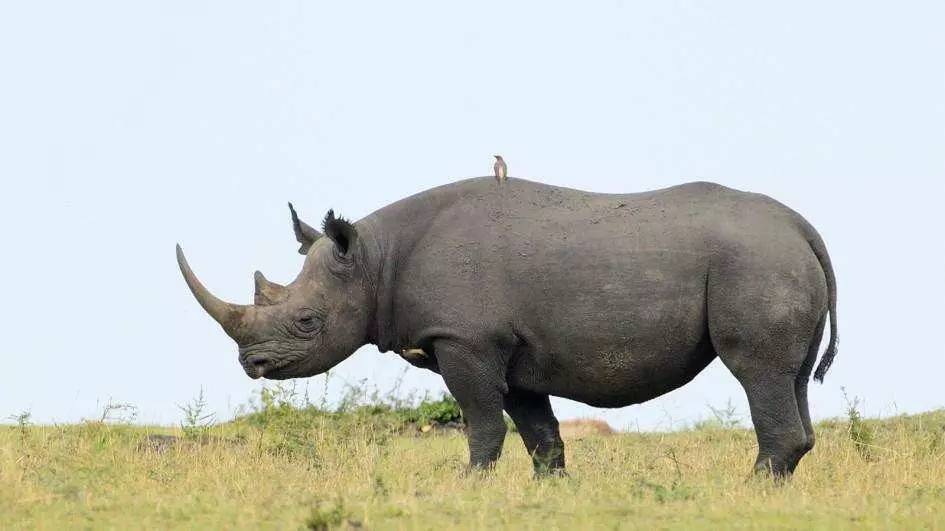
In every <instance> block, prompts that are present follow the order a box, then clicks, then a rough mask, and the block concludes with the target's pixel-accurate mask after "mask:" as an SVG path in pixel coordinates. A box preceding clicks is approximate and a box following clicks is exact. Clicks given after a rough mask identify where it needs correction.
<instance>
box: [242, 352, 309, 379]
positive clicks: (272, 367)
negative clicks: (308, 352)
mask: <svg viewBox="0 0 945 531" xmlns="http://www.w3.org/2000/svg"><path fill="white" fill-rule="evenodd" d="M297 362H298V360H277V359H275V358H273V357H271V356H267V355H265V354H253V355H250V356H247V357H246V359H245V360H244V361H243V370H244V371H246V375H247V376H249V377H250V378H252V379H253V380H258V379H259V378H263V377H265V378H269V379H275V380H279V379H283V378H285V373H286V372H288V371H286V369H287V368H290V367H291V366H292V365H295V364H296V363H297Z"/></svg>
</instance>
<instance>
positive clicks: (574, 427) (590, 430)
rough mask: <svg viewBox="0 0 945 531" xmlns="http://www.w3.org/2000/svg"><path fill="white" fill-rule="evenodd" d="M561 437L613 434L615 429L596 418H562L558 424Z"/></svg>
mask: <svg viewBox="0 0 945 531" xmlns="http://www.w3.org/2000/svg"><path fill="white" fill-rule="evenodd" d="M559 426H560V430H561V438H562V439H580V438H581V437H589V436H593V435H604V436H606V435H613V434H615V433H617V431H616V430H614V429H613V428H611V427H610V424H607V423H606V422H604V421H603V420H597V419H574V420H564V421H561V423H560V424H559Z"/></svg>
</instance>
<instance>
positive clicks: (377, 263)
mask: <svg viewBox="0 0 945 531" xmlns="http://www.w3.org/2000/svg"><path fill="white" fill-rule="evenodd" d="M374 218H375V216H373V215H372V216H369V217H368V218H366V219H364V220H362V221H361V222H360V223H358V225H363V226H364V228H365V229H366V230H364V231H363V233H366V234H365V235H364V236H366V237H364V240H363V241H364V245H365V250H366V254H367V256H368V260H366V263H365V264H364V265H365V267H364V274H365V277H366V279H367V283H368V289H369V290H370V293H369V294H368V298H369V300H370V301H372V303H373V308H372V309H371V318H370V320H369V322H368V331H367V343H370V344H373V345H376V346H377V349H378V350H380V351H381V352H387V351H389V350H391V349H393V348H395V345H394V344H393V337H394V334H393V333H392V332H393V329H394V325H393V315H392V313H393V312H392V309H393V290H392V289H391V287H392V286H393V282H394V278H395V275H394V263H395V258H394V256H393V255H392V253H391V249H392V244H391V242H390V239H389V238H388V237H387V236H388V235H387V233H385V232H384V231H383V229H382V228H381V227H379V226H378V225H379V224H378V223H377V222H376V220H375V219H374Z"/></svg>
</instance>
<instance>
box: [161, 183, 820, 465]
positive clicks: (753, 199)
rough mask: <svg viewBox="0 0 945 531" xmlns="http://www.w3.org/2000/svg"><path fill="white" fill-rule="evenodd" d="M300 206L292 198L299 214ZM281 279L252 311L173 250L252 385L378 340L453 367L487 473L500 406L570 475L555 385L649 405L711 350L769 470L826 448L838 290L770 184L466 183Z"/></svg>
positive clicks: (430, 196)
mask: <svg viewBox="0 0 945 531" xmlns="http://www.w3.org/2000/svg"><path fill="white" fill-rule="evenodd" d="M290 206H291V205H290ZM292 219H293V227H294V230H295V233H296V237H297V239H298V240H299V242H300V243H301V244H302V248H301V249H300V252H302V253H303V254H305V255H306V258H305V264H304V266H303V267H302V271H301V273H300V274H299V275H298V277H297V278H296V279H295V280H293V281H292V282H291V283H290V284H288V285H287V286H280V285H278V284H275V283H273V282H270V281H268V280H266V279H265V277H263V276H262V274H261V273H258V272H257V274H256V295H255V304H253V305H245V306H244V305H234V304H230V303H226V302H223V301H220V300H219V299H216V298H215V297H214V296H213V295H212V294H210V292H209V291H207V290H206V289H205V288H204V287H203V285H202V284H200V282H199V281H198V280H197V278H196V276H194V275H193V273H192V271H191V270H190V267H189V266H188V265H187V262H186V260H185V259H184V257H183V253H182V252H181V251H180V250H179V248H178V260H179V263H180V266H181V270H182V272H183V273H184V277H185V280H187V283H188V285H189V286H190V288H191V290H192V291H193V292H194V294H195V296H196V297H197V300H198V302H200V303H201V305H202V306H203V307H204V309H205V310H207V312H208V313H210V315H211V316H212V317H214V319H216V320H217V321H218V322H219V323H220V324H221V325H222V326H223V328H224V330H225V331H226V333H227V334H228V335H230V337H232V338H233V339H234V340H235V341H236V342H237V344H238V346H239V355H240V358H239V359H240V363H241V364H242V365H243V368H244V370H245V371H246V373H247V374H248V375H249V376H250V377H253V378H259V377H266V378H271V379H284V378H298V377H305V376H312V375H316V374H320V373H322V372H324V371H326V370H328V369H330V368H331V367H333V366H334V365H336V364H337V363H339V362H340V361H341V360H343V359H344V358H346V357H347V356H350V355H351V354H352V353H353V352H354V351H355V350H357V349H358V348H359V347H361V346H362V345H365V344H369V343H370V344H374V345H376V346H377V347H378V349H379V350H380V351H382V352H386V351H395V352H398V353H400V352H403V351H405V350H407V351H415V349H422V351H423V353H424V355H412V356H410V357H405V359H408V361H409V362H410V363H412V364H414V365H417V366H419V367H423V368H426V369H429V370H432V371H435V372H437V373H439V374H440V375H442V377H443V379H444V381H445V382H446V385H447V387H448V388H449V390H450V392H451V393H452V394H453V395H454V396H455V397H456V399H457V401H458V402H459V404H460V406H461V407H462V410H463V414H464V416H465V418H466V421H467V424H468V427H469V429H468V434H469V453H470V463H471V465H472V466H474V467H489V466H491V465H492V464H494V462H495V461H496V459H498V457H499V453H500V451H501V448H502V443H503V441H504V438H505V432H506V426H505V422H504V420H503V415H502V413H503V411H505V412H507V413H508V414H509V416H510V417H511V418H512V420H513V421H514V422H515V424H516V426H517V427H518V431H519V432H520V434H521V436H522V440H523V442H524V443H525V447H526V450H527V451H528V452H529V454H530V455H531V456H532V458H533V461H534V465H535V470H536V472H538V473H560V472H563V470H564V467H565V463H564V445H563V443H562V441H561V437H560V435H559V433H558V422H557V420H556V419H555V416H554V413H553V412H552V410H551V406H550V403H549V396H552V395H553V396H560V397H565V398H570V399H572V400H577V401H580V402H584V403H587V404H590V405H593V406H599V407H622V406H626V405H630V404H638V403H641V402H644V401H647V400H650V399H652V398H655V397H657V396H660V395H662V394H664V393H667V392H669V391H672V390H673V389H676V388H678V387H680V386H682V385H684V384H686V383H687V382H689V381H690V380H692V379H693V378H694V377H695V376H696V375H697V374H698V373H699V372H700V371H702V369H704V368H705V367H706V366H707V365H708V364H709V363H710V362H711V361H712V360H713V359H715V357H716V356H718V357H719V358H721V360H722V362H723V363H724V364H725V366H726V367H728V369H729V370H730V371H731V372H732V374H733V375H734V376H735V377H736V378H737V379H738V381H739V383H741V385H742V387H743V388H744V389H745V392H746V394H747V396H748V401H749V405H750V408H751V415H752V421H753V423H754V425H755V431H756V433H757V437H758V444H759V452H758V458H757V461H756V464H755V469H756V470H757V471H764V472H770V473H772V474H774V475H775V476H786V475H789V474H790V473H791V472H793V470H794V468H795V467H796V466H797V463H798V461H799V460H800V459H801V457H802V456H803V455H804V454H805V453H807V451H809V450H810V448H811V447H812V446H813V444H814V432H813V430H812V428H811V423H810V415H809V412H808V406H807V383H808V380H809V378H810V375H811V372H812V370H813V367H814V363H815V361H816V357H817V351H818V346H819V345H820V341H821V336H822V334H823V332H824V329H825V326H826V323H827V318H828V315H829V317H830V323H831V332H832V333H831V338H830V344H829V346H828V349H827V351H826V353H825V354H824V356H823V359H822V360H821V363H820V366H819V367H818V371H817V374H816V376H817V377H818V378H819V379H820V378H822V377H823V374H824V373H825V372H826V369H827V368H828V367H829V365H830V363H831V361H832V359H833V356H834V354H835V351H836V312H835V304H836V282H835V280H834V274H833V269H832V266H831V264H830V259H829V256H828V254H827V251H826V248H825V246H824V243H823V241H822V240H821V238H820V236H819V235H818V234H817V232H816V231H815V230H814V228H813V227H811V225H810V224H809V223H807V221H805V220H804V219H803V218H802V217H801V216H800V215H799V214H797V213H796V212H794V211H792V210H791V209H789V208H787V207H786V206H784V205H782V204H780V203H778V202H777V201H774V200H773V199H771V198H769V197H766V196H764V195H759V194H753V193H747V192H741V191H737V190H733V189H730V188H726V187H723V186H720V185H717V184H712V183H705V182H696V183H689V184H683V185H680V186H674V187H671V188H666V189H663V190H656V191H652V192H644V193H636V194H596V193H590V192H584V191H579V190H573V189H567V188H561V187H555V186H549V185H545V184H540V183H535V182H530V181H527V180H523V179H509V180H508V181H505V182H503V183H501V184H499V183H497V182H496V181H495V179H494V178H493V177H482V178H474V179H468V180H464V181H459V182H456V183H453V184H448V185H445V186H441V187H438V188H434V189H431V190H427V191H424V192H421V193H419V194H416V195H414V196H411V197H408V198H406V199H403V200H401V201H398V202H396V203H393V204H391V205H388V206H386V207H384V208H382V209H380V210H378V211H376V212H374V213H373V214H371V215H369V216H367V217H366V218H364V219H362V220H360V221H358V222H357V223H349V222H347V221H345V220H343V219H340V218H336V217H335V216H334V213H333V212H329V214H328V215H327V216H326V218H325V220H324V222H323V224H322V230H321V231H318V230H316V229H314V228H312V227H311V226H309V225H307V224H305V223H304V222H302V221H301V220H300V219H299V218H298V216H297V214H296V212H295V210H294V208H293V209H292Z"/></svg>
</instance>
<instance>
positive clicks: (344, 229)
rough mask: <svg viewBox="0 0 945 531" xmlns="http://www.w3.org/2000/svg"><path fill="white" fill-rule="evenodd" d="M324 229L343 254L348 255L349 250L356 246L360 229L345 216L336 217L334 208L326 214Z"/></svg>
mask: <svg viewBox="0 0 945 531" xmlns="http://www.w3.org/2000/svg"><path fill="white" fill-rule="evenodd" d="M322 230H323V231H325V236H328V237H329V238H331V241H333V242H335V248H336V249H337V250H338V254H340V255H341V256H345V257H347V256H348V252H349V251H350V250H351V248H352V247H354V242H355V241H357V239H358V231H357V229H355V228H354V225H352V224H351V223H350V222H348V220H346V219H344V218H336V217H335V211H334V210H329V211H328V214H326V215H325V221H324V222H322Z"/></svg>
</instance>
